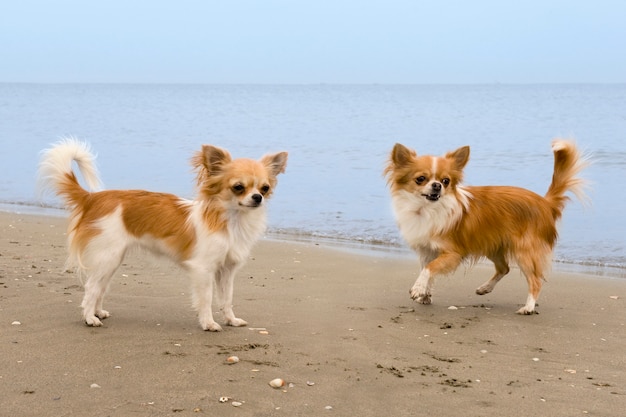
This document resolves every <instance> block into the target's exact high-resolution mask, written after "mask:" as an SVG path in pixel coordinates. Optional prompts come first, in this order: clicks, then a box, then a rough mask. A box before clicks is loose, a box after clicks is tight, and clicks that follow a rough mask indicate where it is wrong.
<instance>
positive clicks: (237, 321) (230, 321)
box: [228, 317, 248, 327]
mask: <svg viewBox="0 0 626 417" xmlns="http://www.w3.org/2000/svg"><path fill="white" fill-rule="evenodd" d="M228 325H229V326H233V327H242V326H247V325H248V322H247V321H245V320H242V319H240V318H237V317H234V318H232V319H228Z"/></svg>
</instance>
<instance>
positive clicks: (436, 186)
mask: <svg viewBox="0 0 626 417" xmlns="http://www.w3.org/2000/svg"><path fill="white" fill-rule="evenodd" d="M430 188H431V193H430V194H422V195H423V196H424V197H426V200H430V201H437V200H439V198H441V188H442V187H441V183H438V182H433V184H432V185H431V186H430Z"/></svg>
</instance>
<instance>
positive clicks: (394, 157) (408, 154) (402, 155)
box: [390, 143, 417, 168]
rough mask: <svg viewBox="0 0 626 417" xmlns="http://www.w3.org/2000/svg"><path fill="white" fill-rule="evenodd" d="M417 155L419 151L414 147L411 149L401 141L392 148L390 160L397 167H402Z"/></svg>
mask: <svg viewBox="0 0 626 417" xmlns="http://www.w3.org/2000/svg"><path fill="white" fill-rule="evenodd" d="M416 156H417V153H416V152H415V151H414V150H413V149H409V148H407V147H406V146H404V145H402V144H400V143H396V144H395V145H394V147H393V149H392V150H391V158H390V160H391V163H392V164H393V165H394V166H395V167H396V168H401V167H404V166H406V165H407V164H408V163H409V162H411V160H412V159H413V158H415V157H416Z"/></svg>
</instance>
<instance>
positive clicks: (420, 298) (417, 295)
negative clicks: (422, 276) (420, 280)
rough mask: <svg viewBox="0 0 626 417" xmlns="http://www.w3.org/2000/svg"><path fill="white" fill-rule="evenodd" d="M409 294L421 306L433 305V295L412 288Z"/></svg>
mask: <svg viewBox="0 0 626 417" xmlns="http://www.w3.org/2000/svg"><path fill="white" fill-rule="evenodd" d="M409 293H410V294H411V298H412V299H413V300H415V301H417V302H418V303H420V304H430V303H431V300H430V297H431V295H430V294H426V293H424V292H421V291H419V290H418V289H417V288H411V291H410V292H409Z"/></svg>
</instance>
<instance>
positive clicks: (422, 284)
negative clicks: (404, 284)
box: [409, 269, 431, 304]
mask: <svg viewBox="0 0 626 417" xmlns="http://www.w3.org/2000/svg"><path fill="white" fill-rule="evenodd" d="M429 281H430V271H428V269H422V272H420V275H419V277H417V280H416V281H415V284H413V287H411V291H409V293H410V294H411V298H412V299H414V300H416V301H417V302H418V303H420V304H430V302H431V300H430V296H431V293H430V288H429Z"/></svg>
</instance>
